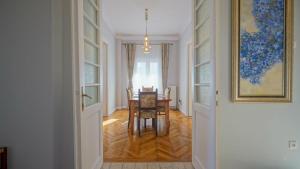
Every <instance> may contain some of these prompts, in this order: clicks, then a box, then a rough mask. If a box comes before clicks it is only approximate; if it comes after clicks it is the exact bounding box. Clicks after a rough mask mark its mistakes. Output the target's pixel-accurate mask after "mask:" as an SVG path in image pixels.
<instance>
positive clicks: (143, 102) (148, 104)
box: [139, 89, 157, 110]
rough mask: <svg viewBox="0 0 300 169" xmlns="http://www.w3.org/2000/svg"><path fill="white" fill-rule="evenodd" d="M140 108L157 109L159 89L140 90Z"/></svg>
mask: <svg viewBox="0 0 300 169" xmlns="http://www.w3.org/2000/svg"><path fill="white" fill-rule="evenodd" d="M139 110H157V89H156V90H155V92H153V91H151V92H141V91H140V90H139Z"/></svg>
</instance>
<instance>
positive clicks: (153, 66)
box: [132, 45, 162, 93]
mask: <svg viewBox="0 0 300 169" xmlns="http://www.w3.org/2000/svg"><path fill="white" fill-rule="evenodd" d="M161 62H162V61H161V47H160V46H159V45H155V46H154V45H153V46H152V48H151V53H149V54H144V51H143V48H142V46H139V45H138V46H137V48H136V56H135V64H134V72H133V78H132V83H133V90H134V91H135V92H138V90H139V89H141V88H142V86H145V87H151V86H154V89H155V88H157V89H158V92H159V93H162V65H161Z"/></svg>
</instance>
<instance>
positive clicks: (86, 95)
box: [82, 94, 93, 99]
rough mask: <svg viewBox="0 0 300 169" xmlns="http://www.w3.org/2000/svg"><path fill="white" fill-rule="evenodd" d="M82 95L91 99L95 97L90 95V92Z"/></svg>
mask: <svg viewBox="0 0 300 169" xmlns="http://www.w3.org/2000/svg"><path fill="white" fill-rule="evenodd" d="M82 97H87V98H89V99H93V97H92V96H90V95H88V94H82Z"/></svg>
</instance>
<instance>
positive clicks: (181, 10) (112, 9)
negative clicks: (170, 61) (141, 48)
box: [103, 0, 192, 35]
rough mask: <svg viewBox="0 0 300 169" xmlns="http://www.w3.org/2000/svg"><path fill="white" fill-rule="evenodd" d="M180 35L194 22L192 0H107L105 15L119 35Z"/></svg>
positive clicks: (108, 23) (104, 4) (104, 6)
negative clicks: (146, 17) (146, 25)
mask: <svg viewBox="0 0 300 169" xmlns="http://www.w3.org/2000/svg"><path fill="white" fill-rule="evenodd" d="M145 8H148V9H149V21H148V33H149V35H178V34H180V33H181V32H183V31H184V29H185V28H186V27H187V26H188V25H189V24H190V23H191V20H192V19H191V18H192V12H191V11H192V10H191V9H192V0H103V19H104V21H105V22H106V24H107V25H108V26H109V27H110V28H111V29H112V31H113V32H115V33H116V34H119V35H143V34H144V33H145V14H144V13H145V12H144V11H145Z"/></svg>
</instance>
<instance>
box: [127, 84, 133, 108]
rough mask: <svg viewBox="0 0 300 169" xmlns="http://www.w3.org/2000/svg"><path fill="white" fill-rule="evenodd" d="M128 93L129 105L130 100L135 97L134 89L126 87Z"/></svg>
mask: <svg viewBox="0 0 300 169" xmlns="http://www.w3.org/2000/svg"><path fill="white" fill-rule="evenodd" d="M126 93H127V101H128V106H129V100H130V99H131V98H132V97H133V91H132V89H131V88H126Z"/></svg>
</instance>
